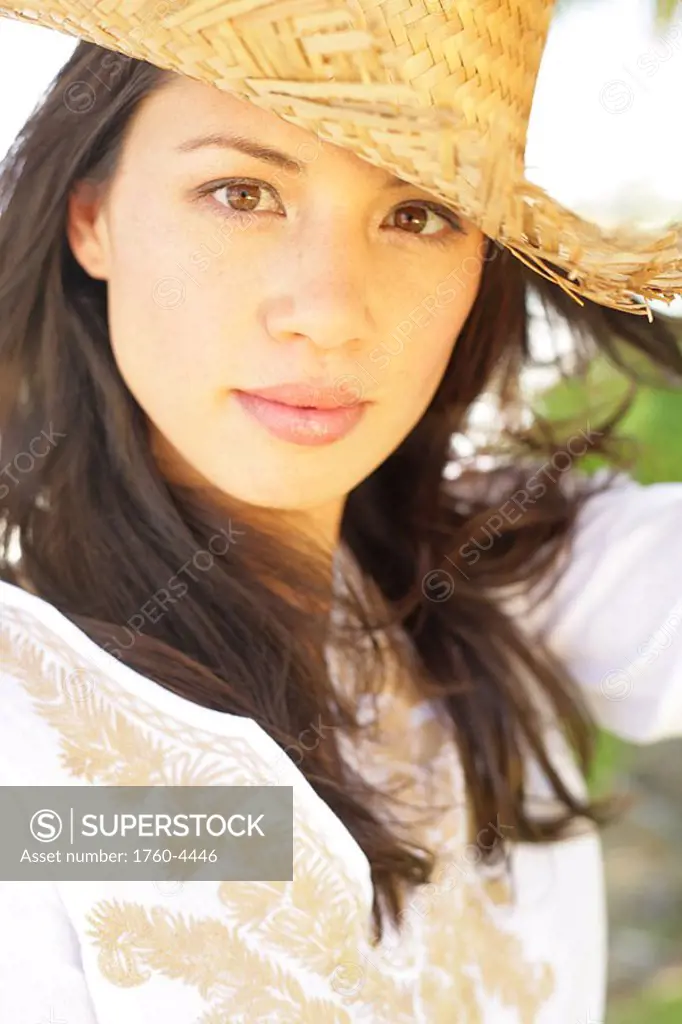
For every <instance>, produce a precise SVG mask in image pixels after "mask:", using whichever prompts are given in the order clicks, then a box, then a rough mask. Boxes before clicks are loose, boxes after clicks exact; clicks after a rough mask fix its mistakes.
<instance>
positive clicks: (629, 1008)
mask: <svg viewBox="0 0 682 1024" xmlns="http://www.w3.org/2000/svg"><path fill="white" fill-rule="evenodd" d="M680 1021H682V999H680V998H675V997H670V998H666V997H665V996H660V997H659V996H643V997H642V998H641V999H637V1000H635V1001H634V1002H633V1000H632V999H628V1000H627V1002H626V1003H623V1005H622V1007H621V1008H619V1007H618V1004H616V1005H615V1006H614V1007H613V1008H612V1010H611V1015H610V1017H609V1024H680Z"/></svg>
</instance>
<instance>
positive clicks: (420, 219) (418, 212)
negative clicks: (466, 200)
mask: <svg viewBox="0 0 682 1024" xmlns="http://www.w3.org/2000/svg"><path fill="white" fill-rule="evenodd" d="M429 213H432V214H434V215H435V216H436V217H438V218H440V220H442V221H443V220H444V221H445V222H446V224H448V226H449V227H450V228H451V229H453V230H454V231H455V232H456V233H458V234H462V233H463V228H462V224H461V221H460V219H459V217H458V216H457V214H456V213H454V212H453V211H452V210H448V209H446V207H444V206H438V205H436V204H435V203H434V204H431V203H428V202H426V201H424V200H419V201H417V200H415V201H414V202H411V203H406V204H405V205H404V206H401V207H399V208H398V209H397V210H396V211H395V216H396V218H398V219H400V216H401V214H403V215H405V217H404V221H403V225H404V226H406V227H407V228H408V229H411V228H413V227H414V228H416V229H417V230H414V231H412V230H410V231H409V233H410V234H416V235H417V236H418V237H423V238H433V239H434V240H438V241H442V240H443V237H444V236H443V234H442V230H441V231H438V230H436V231H420V230H418V229H419V227H420V226H421V225H423V224H425V223H426V224H427V225H428V221H427V215H428V214H429ZM436 227H437V225H436ZM449 234H450V232H446V236H447V235H449Z"/></svg>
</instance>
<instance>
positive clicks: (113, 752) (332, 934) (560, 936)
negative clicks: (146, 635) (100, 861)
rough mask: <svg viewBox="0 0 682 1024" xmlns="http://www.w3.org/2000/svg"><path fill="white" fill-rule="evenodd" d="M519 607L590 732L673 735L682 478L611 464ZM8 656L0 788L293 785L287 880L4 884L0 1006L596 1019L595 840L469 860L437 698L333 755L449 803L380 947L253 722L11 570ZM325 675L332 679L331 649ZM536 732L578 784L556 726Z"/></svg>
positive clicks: (340, 854) (680, 660)
mask: <svg viewBox="0 0 682 1024" xmlns="http://www.w3.org/2000/svg"><path fill="white" fill-rule="evenodd" d="M339 550H341V549H339ZM343 557H347V556H345V555H344V556H343ZM509 609H510V612H511V613H512V614H514V615H515V616H518V619H519V622H520V623H521V624H522V625H523V628H524V629H526V630H527V631H528V632H529V633H531V634H532V633H533V632H534V631H536V630H540V629H544V630H546V636H547V640H548V642H549V643H550V646H551V648H552V650H553V651H554V652H555V653H556V654H558V655H559V656H560V657H561V658H563V659H564V660H565V662H566V664H567V666H568V667H569V668H570V669H571V670H572V672H573V673H574V674H575V676H576V678H577V679H578V681H579V683H580V685H581V686H582V688H583V690H584V692H585V694H586V697H587V699H588V702H589V705H590V707H591V709H592V711H593V713H594V715H595V716H596V718H597V720H598V721H599V723H600V724H601V726H602V727H604V728H606V729H609V730H611V731H613V732H614V733H616V734H617V735H619V736H621V737H624V738H626V739H628V740H631V741H634V742H650V741H654V740H658V739H663V738H666V737H671V736H675V735H681V734H682V636H681V634H682V484H677V483H675V484H673V483H670V484H656V485H651V486H648V487H641V486H639V485H637V484H635V483H633V482H632V481H628V480H621V482H620V483H619V484H618V485H617V486H615V487H614V488H613V489H612V490H611V491H609V492H607V493H605V494H601V495H599V494H598V495H595V496H594V497H592V498H590V499H589V501H588V502H587V505H586V507H585V509H584V510H583V512H582V514H581V517H580V519H579V523H578V529H577V532H576V537H575V546H574V548H573V552H572V557H571V562H570V565H569V568H568V570H567V571H566V573H565V574H564V575H563V577H562V578H561V580H560V582H559V584H558V585H557V586H556V588H555V589H554V591H553V592H552V594H551V596H550V597H549V598H548V599H547V601H545V602H544V603H543V604H542V606H540V607H538V608H536V609H535V610H534V611H532V612H531V611H530V610H529V609H528V608H527V607H526V605H525V603H524V602H523V601H522V600H521V599H520V598H510V601H509ZM0 653H1V663H0V688H1V693H2V714H1V716H0V785H6V786H10V785H143V784H148V785H163V784H173V785H191V784H197V782H198V781H201V780H203V779H204V778H210V779H211V780H212V784H225V785H267V784H272V785H291V786H293V793H294V877H293V881H284V882H234V881H233V882H207V881H190V882H184V883H177V884H173V883H168V882H166V883H163V882H156V883H155V882H151V881H149V882H143V881H119V882H115V881H78V882H33V881H32V882H8V881H0V1020H2V1021H7V1022H10V1021H11V1022H12V1024H60V1022H61V1024H123V1022H125V1024H149V1022H151V1021H153V1022H159V1024H161V1022H163V1024H228V1022H229V1024H256V1022H258V1024H262V1022H269V1024H351V1022H359V1021H369V1022H373V1024H380V1022H385V1024H402V1022H405V1024H407V1022H410V1024H412V1022H420V1024H590V1022H601V1021H603V1019H604V1004H605V988H606V986H605V965H606V923H605V922H606V915H605V906H604V888H603V877H602V872H603V866H602V856H601V848H600V843H599V838H598V835H597V834H596V833H595V832H591V833H589V834H587V835H583V836H581V837H576V838H572V839H569V840H566V841H564V842H561V843H555V844H547V845H543V846H537V845H531V844H524V843H521V844H518V843H516V844H512V882H511V884H510V883H509V882H508V880H507V878H506V876H504V875H501V874H500V873H499V872H497V871H494V870H493V869H486V870H485V871H482V870H481V869H480V866H478V865H477V863H476V854H477V851H476V849H475V848H472V847H471V846H467V844H466V842H465V836H466V835H467V832H466V827H465V826H466V803H465V799H464V789H463V778H462V770H461V764H460V762H459V759H458V756H457V753H456V749H455V747H454V746H453V745H452V744H451V742H450V741H449V733H448V731H447V728H446V726H445V723H444V718H443V716H442V715H438V707H437V705H436V703H435V702H426V701H421V702H419V703H417V704H414V703H412V704H408V703H407V702H406V700H404V699H403V698H402V697H401V696H400V694H398V695H396V693H392V694H387V696H386V698H385V699H384V700H383V701H382V702H381V704H380V708H381V721H382V723H383V729H384V732H383V736H382V742H381V745H380V747H376V746H372V747H370V746H367V747H366V748H365V747H364V746H362V745H357V746H356V747H354V748H353V749H351V748H350V746H349V747H348V749H347V750H344V754H345V755H346V756H347V757H348V758H349V759H353V760H354V761H355V763H356V765H357V766H358V767H359V768H360V769H361V770H362V771H363V772H364V773H365V774H366V776H367V777H371V778H372V780H373V781H377V782H379V783H380V782H381V781H382V779H383V780H395V779H396V778H401V779H404V780H405V782H406V784H407V785H408V787H409V793H410V794H411V795H412V799H413V805H414V806H415V807H418V806H420V804H422V803H423V802H424V801H426V800H431V799H432V798H433V797H434V796H435V797H436V799H442V797H443V796H444V795H445V796H446V797H447V803H448V809H447V810H446V811H445V812H444V813H443V814H442V816H441V817H440V818H439V819H436V820H435V821H432V822H431V823H430V824H429V825H428V826H424V827H423V830H422V831H421V832H420V839H421V840H423V841H424V843H425V845H427V846H429V847H430V848H431V849H434V850H435V851H436V852H437V855H438V863H437V867H436V871H435V873H434V876H433V881H432V882H431V883H430V884H429V885H426V886H422V887H420V888H419V889H418V890H416V891H415V892H414V895H413V897H412V898H411V899H410V900H409V902H408V905H407V907H406V912H405V914H404V915H403V930H402V932H401V934H400V935H397V936H396V934H395V932H394V931H393V930H392V929H391V928H390V927H388V928H387V932H386V934H385V936H384V939H383V940H382V943H381V944H380V945H379V946H375V945H372V942H371V928H370V919H371V905H372V887H371V879H370V871H369V863H368V861H367V858H366V857H365V855H364V854H363V852H362V850H361V848H360V847H359V845H358V844H357V842H356V841H355V840H354V839H353V838H352V836H351V835H350V833H349V832H348V830H347V829H346V828H345V826H344V825H343V824H342V823H341V821H340V820H339V819H338V818H337V817H336V816H335V815H334V814H333V813H332V811H331V810H330V808H329V807H328V806H327V805H326V804H325V803H324V802H323V801H322V799H321V798H320V797H319V796H317V794H316V793H315V791H314V790H313V789H312V787H311V786H310V785H309V783H308V782H307V781H306V779H305V777H304V776H303V775H302V773H301V772H300V771H299V770H298V768H297V767H296V764H295V763H294V761H293V760H292V759H291V758H290V757H288V756H287V755H285V754H284V753H283V752H282V751H281V750H280V748H279V747H278V746H277V744H276V743H275V742H274V741H273V740H272V739H270V737H269V736H268V735H267V733H266V732H265V731H264V730H263V729H261V728H260V726H258V725H257V724H256V723H255V722H253V721H252V720H250V719H244V718H241V717H238V716H234V715H227V714H224V713H222V712H218V711H214V710H212V709H209V708H206V707H202V706H200V705H198V704H194V703H193V702H191V701H189V700H186V699H184V698H182V697H179V696H177V695H176V694H174V693H172V692H171V691H169V690H166V689H164V688H163V687H162V686H160V685H158V684H157V683H155V682H153V681H152V680H150V679H148V678H146V677H144V676H142V675H140V674H138V673H137V672H135V671H133V670H132V669H130V668H128V667H127V666H125V665H124V664H122V663H121V662H119V661H118V660H117V659H116V658H114V657H113V656H112V655H110V654H108V653H107V652H106V651H105V650H103V649H102V648H100V647H98V646H97V645H96V644H95V643H94V642H92V641H91V640H90V639H89V638H88V637H87V635H86V634H85V633H84V632H82V631H81V630H80V629H78V628H77V627H76V626H75V625H73V624H72V623H71V622H70V621H69V620H68V619H67V618H66V617H65V616H63V615H62V614H60V613H59V612H58V611H57V610H56V609H55V608H54V607H52V606H51V605H49V604H48V603H47V602H45V601H43V600H41V599H40V598H38V597H36V596H34V595H32V594H30V593H27V592H26V591H24V590H22V589H20V588H18V587H14V586H11V585H9V584H6V583H0ZM330 670H332V671H337V672H338V671H339V666H338V665H337V664H336V662H335V660H334V658H333V657H331V658H330ZM74 680H75V681H76V684H77V685H76V684H75V683H74ZM74 685H76V689H77V691H78V692H77V693H76V694H74V692H73V690H74ZM549 740H550V742H551V744H552V750H553V751H554V755H553V756H554V757H555V758H556V763H557V766H558V767H559V768H560V771H561V772H562V773H563V775H564V777H565V778H567V779H568V780H569V782H570V784H573V785H575V787H576V790H577V791H578V792H584V791H585V785H584V781H583V780H582V779H581V778H580V776H579V773H578V771H577V769H576V767H575V765H574V763H573V761H572V759H571V758H570V756H569V754H568V753H567V751H566V748H565V746H564V745H563V743H562V741H561V740H560V738H559V736H558V734H556V733H552V734H550V736H549ZM427 763H428V765H429V766H430V768H431V769H432V775H429V776H427V774H426V772H425V771H424V770H423V766H424V765H425V764H427ZM528 778H529V784H530V787H531V792H532V793H534V794H537V795H539V796H541V795H542V794H543V793H545V792H548V790H547V788H546V785H545V783H544V780H543V779H542V777H541V775H540V773H539V772H538V771H537V769H536V766H535V765H534V764H533V763H532V762H530V761H529V762H528ZM429 787H430V788H429ZM434 787H435V790H434ZM498 824H499V826H500V828H504V822H499V823H498Z"/></svg>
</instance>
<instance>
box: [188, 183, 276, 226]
mask: <svg viewBox="0 0 682 1024" xmlns="http://www.w3.org/2000/svg"><path fill="white" fill-rule="evenodd" d="M221 192H223V193H225V196H226V198H225V199H224V200H223V199H218V198H217V196H218V194H219V193H221ZM202 195H205V196H209V195H210V196H212V197H216V198H215V201H216V203H217V204H218V205H219V206H220V207H222V210H221V211H220V212H221V213H222V215H223V216H226V217H235V216H237V217H238V216H240V215H241V214H249V213H254V212H255V213H275V212H279V211H280V210H281V204H280V203H279V200H277V199H276V198H275V192H274V190H273V189H271V188H270V186H269V185H266V184H264V183H263V182H258V181H251V180H249V179H245V178H231V179H229V180H227V181H222V182H220V183H219V184H218V185H212V186H210V187H209V188H205V189H203V190H202ZM266 195H269V196H270V197H271V200H272V201H273V202H274V203H276V209H270V210H267V209H266V210H260V209H257V207H258V206H259V205H260V204H262V203H263V201H264V200H263V197H264V196H266Z"/></svg>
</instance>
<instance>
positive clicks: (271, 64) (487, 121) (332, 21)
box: [0, 0, 682, 319]
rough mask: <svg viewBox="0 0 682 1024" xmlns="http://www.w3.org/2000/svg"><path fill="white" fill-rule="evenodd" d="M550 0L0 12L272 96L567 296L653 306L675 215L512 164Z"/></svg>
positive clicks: (71, 3) (185, 4)
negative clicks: (552, 187) (632, 217)
mask: <svg viewBox="0 0 682 1024" xmlns="http://www.w3.org/2000/svg"><path fill="white" fill-rule="evenodd" d="M554 5H555V0H0V15H5V16H6V17H11V18H16V19H19V20H22V21H27V22H30V23H32V24H38V25H44V26H47V27H50V28H54V29H57V30H59V31H61V32H65V33H67V34H69V35H75V36H78V37H80V38H82V39H86V40H89V41H90V42H94V43H98V44H99V45H100V46H104V47H106V48H107V49H110V50H115V51H118V52H119V53H122V54H126V55H128V56H130V57H135V58H138V59H141V60H145V61H149V62H150V63H152V64H155V65H157V66H159V67H161V68H166V69H170V70H173V71H176V72H179V73H181V74H184V75H187V76H189V77H191V78H194V79H197V80H199V81H203V82H207V83H210V84H211V85H215V86H217V87H218V88H220V89H224V90H226V91H228V92H231V93H233V94H235V95H236V96H238V97H241V98H243V99H245V100H249V101H251V102H253V103H255V104H257V105H258V106H259V107H262V108H264V109H267V110H271V111H272V112H273V113H275V114H277V115H279V116H281V117H282V118H284V119H285V120H286V121H289V122H291V123H292V124H296V125H298V126H299V127H302V128H305V129H307V130H309V131H311V132H313V133H315V134H316V135H318V136H319V137H320V138H321V139H324V140H329V141H330V142H333V143H335V144H337V145H340V146H344V147H346V148H348V149H350V150H352V151H353V152H355V153H356V154H358V155H359V156H360V157H363V158H364V159H366V160H367V161H369V162H370V163H372V164H374V165H376V166H377V167H381V168H384V169H386V170H388V171H391V172H393V173H394V174H396V175H398V176H399V177H401V178H404V179H405V180H406V181H409V182H410V183H411V184H413V185H416V186H418V187H420V188H423V189H426V190H427V191H429V192H431V193H433V194H434V195H435V196H436V197H437V198H438V199H439V200H440V201H441V202H444V203H446V204H447V205H448V206H452V207H454V208H455V209H456V210H457V211H458V212H459V213H461V214H462V215H464V216H465V217H467V218H468V219H469V220H471V221H473V222H474V223H475V224H477V225H478V226H479V227H480V228H481V230H482V231H483V232H484V233H485V234H486V235H488V236H490V237H491V238H493V239H494V240H496V241H497V242H499V243H500V244H501V245H503V246H505V247H506V248H508V249H510V250H511V251H512V252H513V253H514V254H515V255H516V256H517V257H518V258H519V259H521V260H523V262H525V263H526V264H528V265H529V266H531V267H532V268H533V269H534V270H536V271H537V272H538V273H540V274H542V275H543V276H545V277H549V278H550V279H552V280H554V281H556V282H557V283H558V284H559V285H560V287H563V288H564V289H566V290H567V291H568V292H569V293H570V294H571V295H572V296H573V297H574V298H575V299H576V301H578V302H580V301H581V299H580V298H579V296H585V297H587V298H590V299H592V300H594V301H596V302H598V303H600V304H602V305H605V306H611V307H613V308H616V309H622V310H625V311H629V312H633V313H643V314H646V315H648V316H649V318H650V319H651V312H650V310H649V307H648V302H647V300H651V299H659V300H663V301H665V302H671V301H672V300H673V298H675V297H676V295H679V294H682V223H677V224H674V225H671V226H669V227H668V228H667V229H666V231H664V232H661V231H659V232H658V233H656V234H655V235H651V234H650V235H643V234H642V233H640V232H638V231H635V230H634V229H626V228H621V229H619V230H618V231H613V232H608V233H607V232H606V231H604V229H602V228H600V227H598V226H597V225H596V224H594V223H591V222H590V221H589V220H586V219H584V218H582V217H579V216H578V215H576V214H575V213H573V212H571V211H570V210H568V209H566V208H565V207H563V206H562V205H561V204H560V203H558V202H556V201H555V200H554V199H552V198H551V197H550V196H549V195H548V194H547V193H546V192H545V191H544V190H543V189H541V188H540V187H538V186H537V185H534V184H532V183H531V182H529V181H527V180H526V177H525V173H524V152H525V145H526V131H527V125H528V119H529V115H530V110H531V103H532V99H533V92H534V89H535V84H536V79H537V75H538V70H539V67H540V60H541V57H542V53H543V50H544V46H545V41H546V38H547V33H548V30H549V24H550V20H551V16H552V13H553V8H554ZM640 297H641V298H640ZM642 298H643V299H644V300H645V301H644V303H643V304H642V301H641V299H642Z"/></svg>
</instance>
